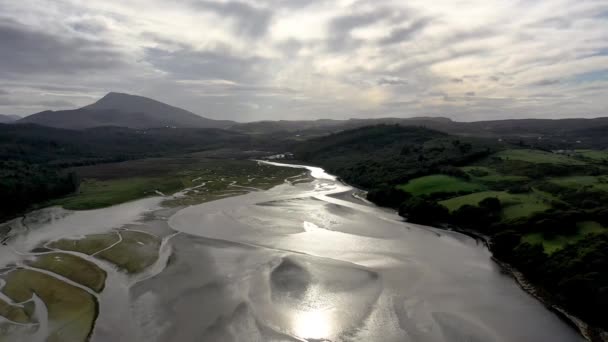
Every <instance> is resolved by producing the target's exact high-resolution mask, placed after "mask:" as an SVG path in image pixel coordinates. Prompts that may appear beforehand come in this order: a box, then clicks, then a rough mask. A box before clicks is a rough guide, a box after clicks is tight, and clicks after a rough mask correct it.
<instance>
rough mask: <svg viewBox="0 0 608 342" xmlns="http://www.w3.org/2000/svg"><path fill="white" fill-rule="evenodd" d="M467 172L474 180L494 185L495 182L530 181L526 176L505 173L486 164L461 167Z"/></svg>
mask: <svg viewBox="0 0 608 342" xmlns="http://www.w3.org/2000/svg"><path fill="white" fill-rule="evenodd" d="M460 169H461V170H462V171H464V172H466V173H467V174H468V175H469V176H470V177H471V180H472V181H474V182H479V183H484V184H488V185H492V184H495V183H518V182H525V181H528V180H529V178H528V177H525V176H516V175H504V174H501V173H499V172H498V171H496V170H494V169H492V168H489V167H485V166H465V167H461V168H460Z"/></svg>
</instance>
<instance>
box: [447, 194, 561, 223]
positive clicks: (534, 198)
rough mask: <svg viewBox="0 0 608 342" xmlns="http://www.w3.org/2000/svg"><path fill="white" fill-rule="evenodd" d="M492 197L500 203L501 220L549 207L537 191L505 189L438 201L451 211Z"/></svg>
mask: <svg viewBox="0 0 608 342" xmlns="http://www.w3.org/2000/svg"><path fill="white" fill-rule="evenodd" d="M490 197H494V198H497V199H498V200H500V202H501V204H502V207H503V209H502V218H503V220H511V219H516V218H520V217H528V216H530V215H532V214H535V213H539V212H543V211H546V210H548V209H550V208H551V205H550V204H549V203H548V200H547V199H546V198H544V197H543V196H542V195H541V194H539V193H534V192H533V193H526V194H510V193H508V192H506V191H483V192H476V193H473V194H469V195H465V196H459V197H455V198H451V199H448V200H445V201H441V202H439V204H441V205H443V206H444V207H446V208H448V210H450V211H451V212H453V211H455V210H458V209H459V208H460V207H462V206H463V205H467V204H468V205H472V206H477V205H478V204H479V202H481V201H482V200H484V199H486V198H490Z"/></svg>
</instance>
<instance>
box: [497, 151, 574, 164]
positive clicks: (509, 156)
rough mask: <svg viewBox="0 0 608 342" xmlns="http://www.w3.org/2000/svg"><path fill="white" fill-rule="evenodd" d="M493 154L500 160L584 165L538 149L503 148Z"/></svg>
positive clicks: (563, 156) (569, 158)
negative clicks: (503, 149)
mask: <svg viewBox="0 0 608 342" xmlns="http://www.w3.org/2000/svg"><path fill="white" fill-rule="evenodd" d="M494 156H495V157H497V158H500V159H501V160H518V161H524V162H528V163H537V164H557V165H585V162H583V161H580V160H577V159H575V158H571V157H568V156H565V155H561V154H556V153H551V152H544V151H539V150H515V149H513V150H505V151H501V152H498V153H496V154H495V155H494Z"/></svg>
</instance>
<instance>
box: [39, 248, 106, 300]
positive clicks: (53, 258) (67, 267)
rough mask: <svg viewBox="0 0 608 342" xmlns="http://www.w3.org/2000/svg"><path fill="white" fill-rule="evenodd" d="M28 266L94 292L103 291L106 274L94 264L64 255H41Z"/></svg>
mask: <svg viewBox="0 0 608 342" xmlns="http://www.w3.org/2000/svg"><path fill="white" fill-rule="evenodd" d="M30 266H32V267H35V268H39V269H43V270H47V271H50V272H53V273H56V274H59V275H61V276H64V277H66V278H68V279H71V280H73V281H75V282H77V283H79V284H82V285H84V286H86V287H88V288H90V289H92V290H94V291H96V292H100V291H101V290H102V289H103V287H104V283H105V281H106V273H105V272H104V271H103V270H102V269H100V268H99V267H97V266H96V265H95V264H93V263H91V262H89V261H87V260H84V259H81V258H79V257H77V256H74V255H71V254H66V253H51V254H44V255H41V256H39V257H37V258H36V260H34V261H33V262H31V263H30Z"/></svg>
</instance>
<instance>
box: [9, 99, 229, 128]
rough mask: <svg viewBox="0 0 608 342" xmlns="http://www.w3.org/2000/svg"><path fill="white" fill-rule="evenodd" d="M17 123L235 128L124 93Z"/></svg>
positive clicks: (67, 125) (74, 125) (35, 116)
mask: <svg viewBox="0 0 608 342" xmlns="http://www.w3.org/2000/svg"><path fill="white" fill-rule="evenodd" d="M17 123H35V124H39V125H43V126H50V127H57V128H69V129H85V128H92V127H100V126H118V127H128V128H140V129H141V128H159V127H180V128H181V127H191V128H226V127H229V126H232V125H234V124H235V122H233V121H228V120H212V119H208V118H204V117H202V116H199V115H196V114H194V113H192V112H189V111H187V110H185V109H181V108H178V107H174V106H170V105H168V104H166V103H163V102H160V101H156V100H153V99H150V98H147V97H143V96H137V95H130V94H124V93H115V92H111V93H108V94H107V95H106V96H104V97H103V98H101V99H100V100H99V101H97V102H95V103H93V104H91V105H88V106H85V107H82V108H79V109H73V110H61V111H50V110H47V111H43V112H40V113H36V114H32V115H30V116H27V117H25V118H23V119H21V120H18V121H17Z"/></svg>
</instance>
